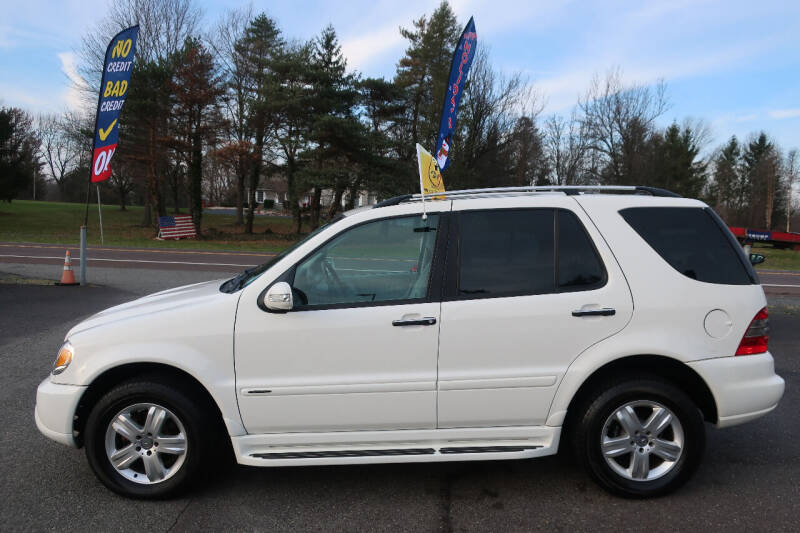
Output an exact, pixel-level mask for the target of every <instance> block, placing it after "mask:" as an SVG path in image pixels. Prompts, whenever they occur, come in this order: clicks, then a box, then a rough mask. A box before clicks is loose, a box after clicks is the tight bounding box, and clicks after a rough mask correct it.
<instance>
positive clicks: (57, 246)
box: [0, 244, 277, 257]
mask: <svg viewBox="0 0 800 533" xmlns="http://www.w3.org/2000/svg"><path fill="white" fill-rule="evenodd" d="M0 246H4V247H6V248H47V249H53V250H63V249H64V248H69V249H72V250H78V249H79V248H80V246H78V245H73V244H0ZM87 250H90V251H91V250H103V251H108V252H122V253H126V252H145V253H161V254H207V255H242V256H253V257H275V255H277V254H276V253H274V252H264V253H263V254H259V253H246V252H202V251H199V250H156V249H149V248H95V247H94V246H89V247H87Z"/></svg>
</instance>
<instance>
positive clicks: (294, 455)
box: [251, 446, 541, 459]
mask: <svg viewBox="0 0 800 533" xmlns="http://www.w3.org/2000/svg"><path fill="white" fill-rule="evenodd" d="M537 448H541V446H459V447H452V448H440V449H439V450H438V453H439V454H441V455H453V454H458V453H508V452H524V451H526V450H535V449H537ZM436 454H437V450H435V449H433V448H393V449H384V450H320V451H313V452H276V453H254V454H252V455H251V457H257V458H259V459H324V458H333V457H380V456H397V455H436Z"/></svg>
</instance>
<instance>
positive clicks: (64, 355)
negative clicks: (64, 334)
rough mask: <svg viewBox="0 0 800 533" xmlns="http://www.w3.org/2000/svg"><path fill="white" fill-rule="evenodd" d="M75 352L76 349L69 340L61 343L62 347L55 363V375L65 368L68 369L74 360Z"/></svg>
mask: <svg viewBox="0 0 800 533" xmlns="http://www.w3.org/2000/svg"><path fill="white" fill-rule="evenodd" d="M74 354H75V350H74V349H73V348H72V345H71V344H70V343H69V341H67V342H65V343H64V344H62V345H61V349H60V350H58V357H56V362H55V363H53V375H54V376H55V375H58V374H60V373H62V372H63V371H64V370H66V369H67V367H68V366H69V364H70V363H71V362H72V356H73V355H74Z"/></svg>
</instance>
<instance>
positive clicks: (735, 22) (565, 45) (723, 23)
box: [0, 0, 800, 151]
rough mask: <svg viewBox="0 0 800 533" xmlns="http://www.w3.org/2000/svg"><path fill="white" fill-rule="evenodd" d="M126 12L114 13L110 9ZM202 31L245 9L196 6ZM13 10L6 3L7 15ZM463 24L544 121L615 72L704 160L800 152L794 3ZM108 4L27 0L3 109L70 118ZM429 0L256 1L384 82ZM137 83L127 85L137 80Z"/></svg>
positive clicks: (615, 1)
mask: <svg viewBox="0 0 800 533" xmlns="http://www.w3.org/2000/svg"><path fill="white" fill-rule="evenodd" d="M118 1H122V0H118ZM196 1H197V4H198V5H199V6H200V7H201V8H202V9H203V11H204V23H205V25H206V26H207V27H211V26H213V24H215V23H216V21H217V20H218V19H219V17H220V16H221V14H222V13H224V12H225V11H226V10H228V9H231V8H238V7H243V6H246V5H247V1H246V0H216V1H212V0H196ZM11 2H12V0H3V3H9V5H10V4H11ZM450 4H451V6H452V7H453V10H454V11H455V12H456V15H457V16H458V19H459V23H460V24H465V23H466V21H467V20H468V19H469V17H470V16H474V17H475V25H476V29H477V33H478V46H479V47H487V48H488V49H489V51H490V55H491V59H492V64H493V65H494V66H495V68H496V69H497V70H498V71H500V72H501V73H504V74H505V75H510V74H513V73H516V72H519V73H521V74H522V75H523V76H524V77H525V79H527V81H528V82H529V83H531V84H532V85H533V86H534V88H535V89H536V91H537V92H538V94H539V95H540V96H541V98H542V101H543V103H544V111H543V116H547V115H548V114H552V113H559V114H569V113H570V111H571V109H572V107H573V106H574V105H575V103H576V102H577V100H578V98H579V97H580V96H582V95H583V94H584V93H585V92H586V90H587V88H588V86H589V83H590V81H591V79H592V77H593V76H594V75H601V76H602V75H604V74H605V73H606V72H608V71H609V70H611V69H620V70H621V71H622V73H623V78H624V80H625V81H626V82H630V83H643V84H651V83H654V82H656V81H657V80H659V79H663V80H664V81H665V82H666V84H667V95H668V98H669V101H670V104H671V106H670V108H669V110H668V111H667V113H665V114H664V116H663V117H662V118H661V124H662V125H667V124H669V123H670V122H672V121H673V120H677V121H678V122H681V121H683V120H684V119H685V118H687V117H691V118H695V119H698V118H699V119H703V120H705V121H706V123H707V124H708V125H709V126H710V129H711V134H712V137H711V142H710V144H709V145H708V146H707V148H706V150H707V151H708V150H711V149H713V148H715V147H716V146H718V145H720V144H722V143H723V142H725V141H726V140H727V139H728V138H729V137H730V136H731V135H737V136H738V137H739V138H740V139H747V137H748V136H749V135H750V134H751V133H753V132H756V131H760V130H764V131H766V132H767V133H768V134H769V135H770V136H772V137H773V138H774V139H775V140H776V141H777V143H778V145H779V146H780V147H782V148H783V149H791V148H800V2H798V1H792V0H783V1H773V0H761V1H759V2H753V1H752V0H750V1H747V2H743V1H738V0H721V1H717V0H662V1H649V0H639V1H622V0H606V1H598V2H590V1H581V2H579V1H559V0H545V1H539V0H522V1H517V2H514V1H507V0H491V1H477V0H451V2H450ZM108 5H109V3H108V2H107V0H24V1H22V2H14V3H13V7H8V6H7V7H5V8H4V9H3V10H2V11H3V19H0V105H3V106H16V107H22V108H24V109H27V110H28V111H30V112H33V113H40V112H59V111H63V110H66V109H70V108H71V107H74V106H76V105H79V102H80V98H79V97H78V95H77V92H76V90H75V88H74V84H73V81H75V80H76V79H77V78H76V76H77V72H76V66H77V62H78V61H79V57H78V55H77V53H76V52H77V50H78V47H79V45H80V39H81V36H83V35H85V34H86V33H87V32H91V31H92V27H93V25H94V24H96V23H97V22H98V21H100V20H102V18H103V17H104V15H105V13H106V12H107V8H108ZM437 5H438V0H431V1H427V2H425V1H419V0H404V1H402V2H399V1H397V0H394V1H388V0H349V1H340V2H330V1H322V0H317V1H305V0H293V1H288V2H274V1H273V2H264V1H257V0H254V1H253V2H252V6H253V9H254V11H256V12H260V11H265V12H266V13H267V14H268V15H270V16H271V17H273V18H275V19H276V20H277V21H278V23H279V25H280V27H281V29H282V30H283V32H284V34H285V35H286V36H288V37H290V38H297V39H309V38H311V37H313V36H315V35H317V34H318V33H319V32H320V31H321V30H322V28H324V27H325V26H326V25H328V24H332V25H333V26H334V28H335V29H336V31H337V33H338V35H339V38H340V40H341V43H342V47H343V51H344V53H345V55H346V56H347V59H348V66H349V67H350V68H351V69H353V70H357V71H358V72H361V73H362V74H363V75H365V76H384V77H387V78H389V77H392V76H393V74H394V72H395V66H396V63H397V61H398V59H399V58H400V57H401V56H402V54H403V52H404V50H405V48H406V44H405V42H404V40H403V39H402V37H401V36H400V33H399V31H398V28H399V27H400V26H403V27H410V26H411V25H412V21H413V20H414V19H416V18H419V17H420V16H421V15H423V14H430V13H431V12H432V11H433V10H434V9H435V8H436V6H437ZM133 82H134V83H135V80H133Z"/></svg>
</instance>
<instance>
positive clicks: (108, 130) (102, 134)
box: [97, 119, 117, 141]
mask: <svg viewBox="0 0 800 533" xmlns="http://www.w3.org/2000/svg"><path fill="white" fill-rule="evenodd" d="M116 123H117V119H114V120H113V121H112V122H111V124H109V125H108V127H107V128H106V129H105V131H103V128H100V129H99V130H98V132H97V133H98V134H99V135H100V140H101V141H105V140H106V139H108V136H109V135H110V134H111V130H113V129H114V124H116Z"/></svg>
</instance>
